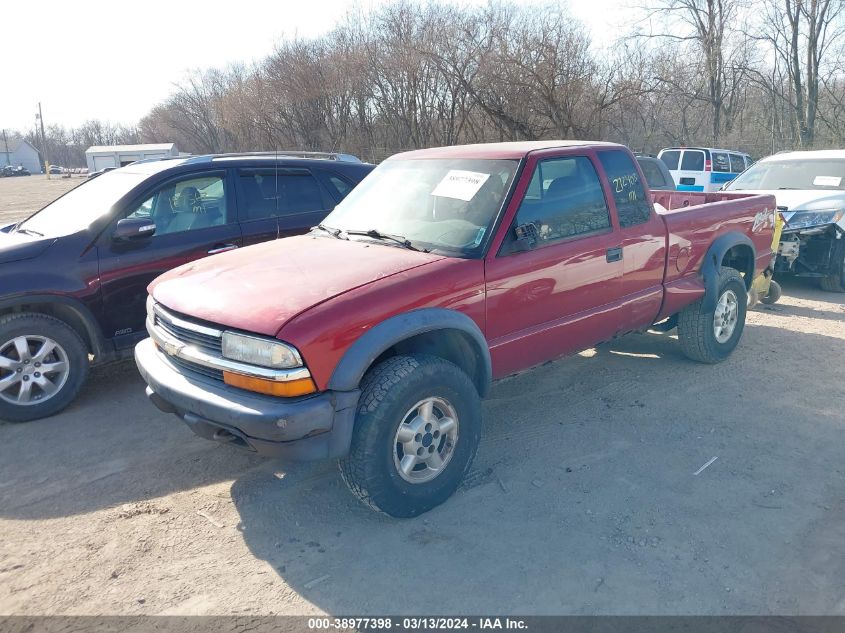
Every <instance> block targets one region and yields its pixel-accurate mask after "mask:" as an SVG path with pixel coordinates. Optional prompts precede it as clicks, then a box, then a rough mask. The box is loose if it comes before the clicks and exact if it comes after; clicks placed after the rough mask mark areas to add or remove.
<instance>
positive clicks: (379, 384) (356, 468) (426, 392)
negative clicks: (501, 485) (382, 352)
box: [339, 355, 481, 518]
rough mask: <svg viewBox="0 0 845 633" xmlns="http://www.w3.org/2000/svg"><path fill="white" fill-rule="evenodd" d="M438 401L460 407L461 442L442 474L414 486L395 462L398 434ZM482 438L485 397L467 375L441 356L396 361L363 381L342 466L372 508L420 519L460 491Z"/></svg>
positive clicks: (351, 484) (352, 487)
mask: <svg viewBox="0 0 845 633" xmlns="http://www.w3.org/2000/svg"><path fill="white" fill-rule="evenodd" d="M432 396H436V397H442V398H445V399H446V400H448V402H449V403H451V405H452V406H453V407H454V409H455V411H456V413H457V417H458V439H457V441H456V442H455V448H454V454H453V455H452V457H451V459H450V461H449V462H448V463H447V464H446V466H445V467H444V470H443V471H442V472H441V473H440V474H439V475H437V476H436V477H435V478H434V479H432V480H431V481H427V482H425V483H409V482H408V481H406V480H405V479H403V478H402V477H401V476H400V474H399V471H398V470H397V468H396V466H395V463H394V451H395V450H396V444H395V437H396V432H397V430H398V428H399V425H400V424H402V422H403V417H404V416H405V414H406V412H407V411H408V410H409V409H410V408H412V407H413V406H414V404H415V403H417V402H419V401H421V400H423V399H425V398H429V397H432ZM480 435H481V398H480V397H479V395H478V391H477V390H476V388H475V385H473V383H472V381H471V380H470V378H469V376H467V375H466V373H464V372H463V371H462V370H461V369H460V368H458V367H457V366H456V365H454V364H453V363H450V362H449V361H446V360H444V359H442V358H439V357H436V356H427V355H414V356H394V357H392V358H389V359H387V360H385V361H384V362H382V363H380V364H379V365H377V366H376V367H374V368H372V369H371V370H370V371H369V372H367V374H366V375H365V376H364V379H363V380H362V384H361V398H360V400H359V404H358V412H357V415H356V418H355V429H354V432H353V435H352V444H351V448H350V451H349V454H348V455H347V456H346V457H345V458H343V459H342V460H340V462H339V466H340V472H341V474H342V476H343V479H344V481H345V482H346V484H347V486H349V489H350V490H351V491H352V493H353V494H354V495H355V496H356V497H358V498H359V499H360V500H361V501H363V502H364V503H365V504H367V505H368V506H370V507H371V508H372V509H374V510H377V511H380V512H383V513H385V514H388V515H390V516H393V517H397V518H408V517H414V516H417V515H420V514H422V513H424V512H427V511H429V510H431V509H432V508H434V507H436V506H438V505H440V504H441V503H443V502H444V501H446V499H448V498H449V497H450V496H451V495H452V493H454V492H455V490H456V489H457V488H458V486H459V485H460V483H461V481H462V480H463V478H464V475H465V474H466V472H467V471H468V470H469V468H470V466H471V464H472V460H473V458H474V457H475V452H476V450H477V449H478V441H479V437H480Z"/></svg>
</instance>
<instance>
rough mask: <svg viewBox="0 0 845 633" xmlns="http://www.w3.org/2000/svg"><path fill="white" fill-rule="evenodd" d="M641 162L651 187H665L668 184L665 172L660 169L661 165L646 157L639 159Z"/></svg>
mask: <svg viewBox="0 0 845 633" xmlns="http://www.w3.org/2000/svg"><path fill="white" fill-rule="evenodd" d="M639 163H640V169H642V170H643V174H645V179H646V182H648V185H649V187H665V186H666V185H667V184H668V183H667V182H666V179H665V178H664V177H663V172H662V171H660V167H658V166H657V163H656V162H655V161H653V160H648V159H644V160H641V161H639Z"/></svg>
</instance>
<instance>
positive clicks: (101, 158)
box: [85, 143, 179, 172]
mask: <svg viewBox="0 0 845 633" xmlns="http://www.w3.org/2000/svg"><path fill="white" fill-rule="evenodd" d="M178 155H179V151H178V150H177V149H176V144H175V143H160V144H148V145H94V146H92V147H89V148H88V149H86V150H85V162H87V163H88V171H89V172H93V171H100V170H101V169H105V168H106V167H125V166H126V165H128V164H129V163H134V162H135V161H136V160H146V159H148V158H165V157H167V156H178Z"/></svg>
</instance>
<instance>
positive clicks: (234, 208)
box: [0, 154, 374, 422]
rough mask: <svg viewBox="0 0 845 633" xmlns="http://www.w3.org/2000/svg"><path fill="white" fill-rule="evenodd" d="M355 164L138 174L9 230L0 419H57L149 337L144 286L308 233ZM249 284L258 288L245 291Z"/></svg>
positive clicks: (138, 169) (357, 170)
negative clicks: (90, 375)
mask: <svg viewBox="0 0 845 633" xmlns="http://www.w3.org/2000/svg"><path fill="white" fill-rule="evenodd" d="M373 167H374V166H373V165H369V164H366V163H361V162H360V161H358V160H357V159H354V158H353V157H348V156H346V155H327V156H326V158H319V159H318V158H295V157H291V156H282V155H277V154H225V155H215V156H195V157H190V158H173V159H164V160H156V161H142V162H138V163H134V164H132V165H128V166H127V167H123V168H121V169H116V170H113V171H109V172H107V173H104V174H102V175H100V176H98V177H97V178H92V179H91V180H89V181H86V182H84V183H83V184H81V185H80V186H78V187H76V188H75V189H73V190H71V191H69V192H68V193H66V194H65V195H64V196H62V197H61V198H58V199H57V200H55V201H54V202H52V203H50V204H49V205H47V206H46V207H44V208H43V209H41V211H39V212H38V213H36V214H34V215H33V216H31V217H30V218H28V219H26V220H24V221H22V222H20V223H18V224H16V225H11V226H7V227H4V228H2V229H0V419H3V420H10V421H17V422H23V421H28V420H34V419H37V418H41V417H44V416H48V415H52V414H54V413H56V412H58V411H60V410H61V409H63V408H64V407H65V406H67V405H68V404H69V403H70V402H71V401H72V400H73V399H74V398H75V397H76V395H77V393H78V392H79V390H80V388H81V387H82V384H83V383H84V381H85V377H86V375H87V372H88V368H89V365H90V361H89V355H91V356H92V357H93V362H94V363H98V364H99V363H103V362H107V361H111V360H115V359H118V358H121V357H123V356H124V355H125V356H131V353H132V349H133V347H134V345H135V343H137V342H138V341H139V340H141V339H142V338H144V337H146V336H147V333H146V330H145V327H144V319H145V315H146V311H145V300H146V296H147V293H146V287H147V285H148V284H149V283H150V282H151V281H152V280H153V279H154V278H155V277H157V276H158V275H160V274H161V273H163V272H165V271H167V270H169V269H171V268H174V267H176V266H179V265H180V264H185V263H187V262H190V261H192V260H195V259H199V258H201V257H207V256H209V255H214V254H215V253H222V252H224V251H229V250H232V249H235V248H241V247H244V246H248V245H250V244H256V243H258V242H264V241H267V240H273V239H276V238H280V237H286V236H289V235H296V234H300V233H305V232H307V231H308V230H309V228H310V227H312V226H314V225H316V224H318V223H319V222H321V221H322V219H323V218H324V217H325V216H326V215H328V213H329V211H331V210H332V209H333V208H334V206H335V205H336V204H337V203H338V202H340V201H341V200H342V199H343V198H344V196H346V194H347V193H349V192H350V191H351V190H352V188H353V187H355V186H356V185H357V184H358V183H359V182H360V181H361V180H362V179H363V178H364V177H365V176H366V175H367V174H368V173H369V172H370V171H371V170H372V169H373ZM244 281H245V282H248V280H244Z"/></svg>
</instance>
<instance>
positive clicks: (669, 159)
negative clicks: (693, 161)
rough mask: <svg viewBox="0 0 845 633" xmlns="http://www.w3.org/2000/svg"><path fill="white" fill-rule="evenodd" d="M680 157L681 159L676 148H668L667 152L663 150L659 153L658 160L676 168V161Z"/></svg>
mask: <svg viewBox="0 0 845 633" xmlns="http://www.w3.org/2000/svg"><path fill="white" fill-rule="evenodd" d="M680 159H681V152H680V151H678V150H676V149H672V150H669V151H668V152H663V153H662V154H661V155H660V160H662V161H663V162H664V163H666V166H667V167H668V168H669V169H677V168H678V161H679V160H680Z"/></svg>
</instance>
